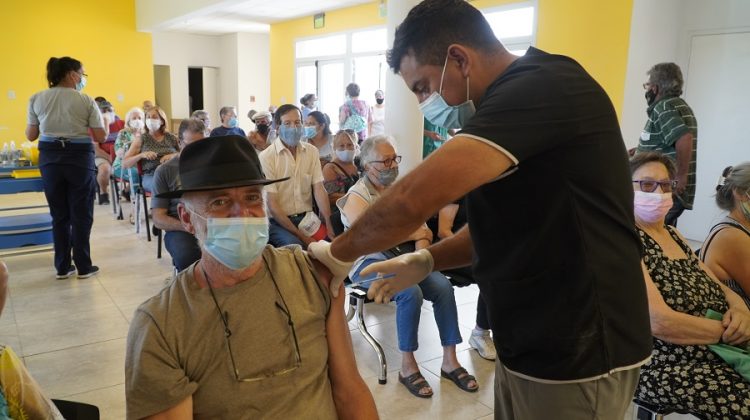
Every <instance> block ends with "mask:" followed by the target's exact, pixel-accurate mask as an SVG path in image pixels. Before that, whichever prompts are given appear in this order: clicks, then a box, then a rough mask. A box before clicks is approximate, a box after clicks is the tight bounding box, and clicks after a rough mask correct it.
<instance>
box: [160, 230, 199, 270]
mask: <svg viewBox="0 0 750 420" xmlns="http://www.w3.org/2000/svg"><path fill="white" fill-rule="evenodd" d="M164 247H165V248H167V252H169V255H171V256H172V264H173V265H174V266H175V268H176V269H177V271H182V270H184V269H186V268H188V267H189V266H190V265H191V264H192V263H194V262H196V261H198V260H199V259H200V258H201V247H200V245H198V240H197V239H195V236H193V235H192V234H190V233H188V232H182V231H179V230H175V231H167V232H164Z"/></svg>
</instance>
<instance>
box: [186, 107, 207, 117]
mask: <svg viewBox="0 0 750 420" xmlns="http://www.w3.org/2000/svg"><path fill="white" fill-rule="evenodd" d="M190 117H191V118H200V119H203V118H204V117H208V111H206V110H205V109H196V110H195V111H193V113H192V114H190Z"/></svg>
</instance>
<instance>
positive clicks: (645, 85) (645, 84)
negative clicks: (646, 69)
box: [643, 82, 651, 90]
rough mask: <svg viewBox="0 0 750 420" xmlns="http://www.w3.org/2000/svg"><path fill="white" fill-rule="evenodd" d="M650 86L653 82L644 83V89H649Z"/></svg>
mask: <svg viewBox="0 0 750 420" xmlns="http://www.w3.org/2000/svg"><path fill="white" fill-rule="evenodd" d="M650 87H651V83H648V82H646V83H644V84H643V89H646V90H648V88H650Z"/></svg>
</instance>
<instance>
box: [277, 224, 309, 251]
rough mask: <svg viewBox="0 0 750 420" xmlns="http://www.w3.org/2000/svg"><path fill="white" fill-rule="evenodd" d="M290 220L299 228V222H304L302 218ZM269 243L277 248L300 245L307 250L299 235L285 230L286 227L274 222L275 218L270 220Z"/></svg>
mask: <svg viewBox="0 0 750 420" xmlns="http://www.w3.org/2000/svg"><path fill="white" fill-rule="evenodd" d="M289 220H291V221H292V223H294V225H295V226H297V225H298V224H299V222H301V221H302V217H290V218H289ZM268 243H270V244H271V245H273V246H275V247H277V248H278V247H280V246H285V245H294V244H296V245H300V246H301V247H302V248H305V244H304V243H303V242H302V241H301V240H300V239H299V238H298V237H297V235H295V234H293V233H292V232H289V231H288V230H286V229H284V227H283V226H281V225H280V224H279V223H278V222H277V221H275V220H273V218H271V219H270V220H269V226H268Z"/></svg>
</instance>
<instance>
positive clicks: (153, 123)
mask: <svg viewBox="0 0 750 420" xmlns="http://www.w3.org/2000/svg"><path fill="white" fill-rule="evenodd" d="M146 127H148V131H159V129H160V128H161V120H159V119H152V118H149V119H147V120H146Z"/></svg>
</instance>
